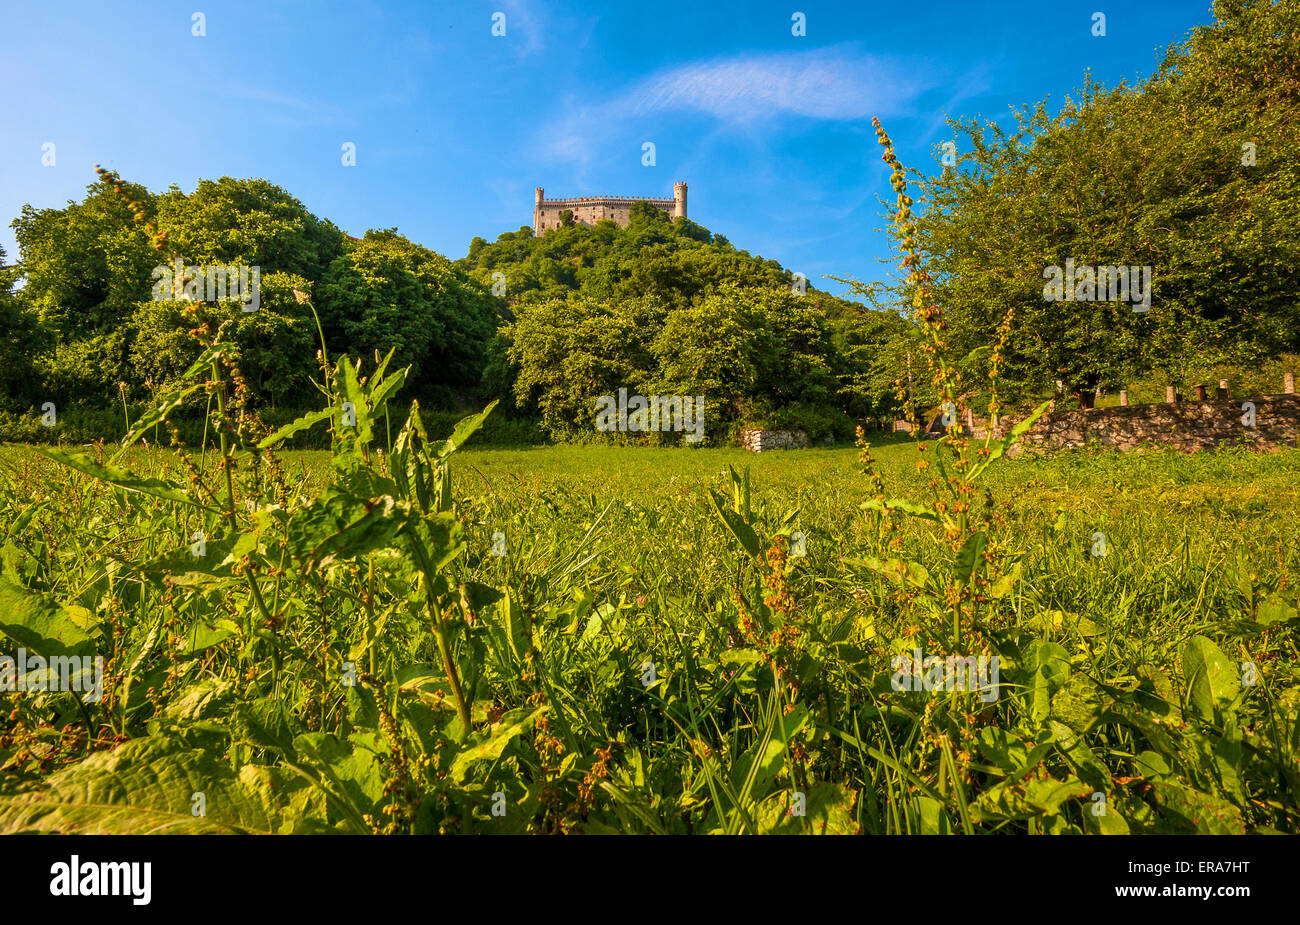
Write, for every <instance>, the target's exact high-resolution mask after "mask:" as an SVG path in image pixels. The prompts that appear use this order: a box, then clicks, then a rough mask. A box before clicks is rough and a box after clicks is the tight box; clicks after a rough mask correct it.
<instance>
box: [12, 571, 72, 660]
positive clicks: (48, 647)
mask: <svg viewBox="0 0 1300 925" xmlns="http://www.w3.org/2000/svg"><path fill="white" fill-rule="evenodd" d="M95 624H96V620H95V616H94V614H92V613H91V612H90V611H88V610H86V608H84V607H81V606H79V605H76V604H63V603H60V602H59V601H57V600H55V599H54V597H52V596H51V595H49V594H42V593H39V592H35V591H28V590H27V589H26V588H22V587H19V586H18V585H15V584H12V583H11V582H9V581H8V580H7V579H5V578H0V633H4V634H5V635H6V636H8V637H9V638H10V639H12V640H14V642H16V643H18V645H20V646H22V647H23V648H25V649H28V650H30V651H31V652H33V653H35V654H36V655H40V656H42V657H44V658H48V657H50V656H52V655H83V654H89V653H91V652H93V651H94V648H95V646H94V641H93V640H92V639H91V636H90V632H89V631H90V630H91V629H92V628H93V627H94V626H95Z"/></svg>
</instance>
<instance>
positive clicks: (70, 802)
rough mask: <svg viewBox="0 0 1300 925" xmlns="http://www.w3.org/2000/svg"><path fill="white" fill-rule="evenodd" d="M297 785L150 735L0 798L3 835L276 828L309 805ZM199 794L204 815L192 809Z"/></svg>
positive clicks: (289, 827)
mask: <svg viewBox="0 0 1300 925" xmlns="http://www.w3.org/2000/svg"><path fill="white" fill-rule="evenodd" d="M301 790H302V788H301V786H300V785H295V782H294V781H292V780H289V779H286V778H285V777H284V775H283V774H281V773H278V772H276V771H274V770H272V769H271V768H256V767H253V766H251V765H250V766H245V767H244V768H243V770H242V771H241V772H240V773H239V774H236V773H235V772H233V771H232V770H231V769H230V765H229V763H228V762H227V761H223V760H220V759H219V758H218V757H216V756H213V755H210V754H208V753H207V752H205V751H204V750H203V749H187V748H184V747H183V746H180V745H179V744H177V743H175V742H173V741H171V740H168V739H160V738H155V737H147V738H140V739H133V740H131V741H129V742H126V743H125V744H123V745H121V746H119V747H118V748H117V749H115V750H113V751H102V752H96V753H95V754H93V755H91V756H90V757H89V758H86V759H85V760H83V761H81V762H80V763H79V764H75V765H73V766H71V767H69V768H65V769H63V770H61V771H57V772H55V773H54V774H52V775H51V776H50V778H49V780H48V781H47V782H46V784H45V786H43V787H42V788H41V789H39V790H37V791H35V792H32V793H27V794H22V795H20V796H6V797H0V833H4V834H12V833H16V832H56V833H60V834H64V835H125V834H130V835H163V834H172V833H187V832H188V833H201V832H207V833H220V832H228V833H246V834H274V833H277V832H287V831H290V830H292V828H293V827H294V823H293V820H294V819H295V817H297V816H299V815H301V814H303V813H305V812H308V811H309V810H310V805H309V801H308V799H306V798H305V795H304V794H302V793H301ZM197 793H201V794H203V799H204V803H205V810H206V815H205V816H199V815H195V814H194V812H193V809H194V806H195V803H194V798H195V794H197Z"/></svg>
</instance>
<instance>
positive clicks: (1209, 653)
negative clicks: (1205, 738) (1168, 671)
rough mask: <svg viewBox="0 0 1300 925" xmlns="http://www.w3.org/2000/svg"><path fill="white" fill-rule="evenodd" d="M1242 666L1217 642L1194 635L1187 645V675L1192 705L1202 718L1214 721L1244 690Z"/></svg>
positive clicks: (1185, 662) (1188, 691)
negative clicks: (1229, 656)
mask: <svg viewBox="0 0 1300 925" xmlns="http://www.w3.org/2000/svg"><path fill="white" fill-rule="evenodd" d="M1238 671H1239V669H1238V667H1237V666H1236V665H1235V664H1233V663H1232V662H1231V661H1229V660H1228V657H1227V656H1226V655H1224V654H1223V652H1222V650H1220V649H1219V647H1218V646H1216V645H1215V644H1214V643H1213V642H1211V641H1210V640H1208V639H1206V638H1205V637H1204V636H1193V637H1192V638H1191V640H1190V641H1189V642H1188V643H1187V645H1186V647H1184V649H1183V677H1184V678H1186V680H1187V695H1188V699H1189V700H1190V702H1191V705H1192V709H1193V710H1194V711H1195V712H1196V714H1197V715H1198V716H1200V717H1201V719H1203V720H1205V721H1206V722H1213V721H1214V719H1215V715H1216V714H1217V713H1221V712H1223V711H1226V710H1228V709H1229V707H1231V705H1232V704H1233V702H1234V701H1235V700H1236V698H1237V695H1238V694H1239V693H1240V692H1241V678H1240V677H1239V675H1238Z"/></svg>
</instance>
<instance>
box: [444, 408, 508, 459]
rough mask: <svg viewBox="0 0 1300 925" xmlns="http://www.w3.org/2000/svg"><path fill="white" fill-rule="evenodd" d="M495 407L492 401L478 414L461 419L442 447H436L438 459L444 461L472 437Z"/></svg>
mask: <svg viewBox="0 0 1300 925" xmlns="http://www.w3.org/2000/svg"><path fill="white" fill-rule="evenodd" d="M496 406H497V402H496V401H493V402H492V404H490V405H488V406H487V407H486V408H484V409H483V410H482V411H480V412H479V413H478V414H474V415H471V416H469V417H467V418H464V419H462V420H461V421H460V422H459V423H458V424H457V425H456V426H455V428H453V429H452V432H451V436H450V437H448V438H447V439H446V440H444V441H443V443H442V445H441V446H440V447H438V458H439V459H446V458H447V457H448V456H450V455H451V454H452V453H454V452H456V451H457V450H458V449H460V448H461V447H462V446H464V445H465V441H466V440H468V439H469V438H470V437H471V436H473V435H474V432H475V431H477V430H478V429H479V428H480V427H482V426H483V422H484V421H486V420H487V416H488V415H489V414H491V413H492V409H493V408H495V407H496Z"/></svg>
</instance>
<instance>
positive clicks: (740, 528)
mask: <svg viewBox="0 0 1300 925" xmlns="http://www.w3.org/2000/svg"><path fill="white" fill-rule="evenodd" d="M709 500H710V501H712V502H713V509H714V510H715V511H717V514H718V517H719V519H721V521H722V525H723V526H724V527H726V528H727V532H728V533H730V534H731V535H732V536H733V537H735V538H736V542H738V543H739V544H740V545H741V546H742V547H743V548H744V550H745V552H747V553H749V554H750V555H751V556H753V557H754V558H758V555H759V551H760V550H759V547H760V543H759V539H758V534H757V533H755V532H754V528H753V527H751V526H750V525H749V524H748V523H746V522H745V521H744V519H743V518H742V517H741V516H740V515H739V514H737V513H736V512H735V511H733V510H732V509H731V508H729V507H727V501H726V499H725V498H723V497H722V495H720V494H718V493H717V492H716V491H710V492H709Z"/></svg>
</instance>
